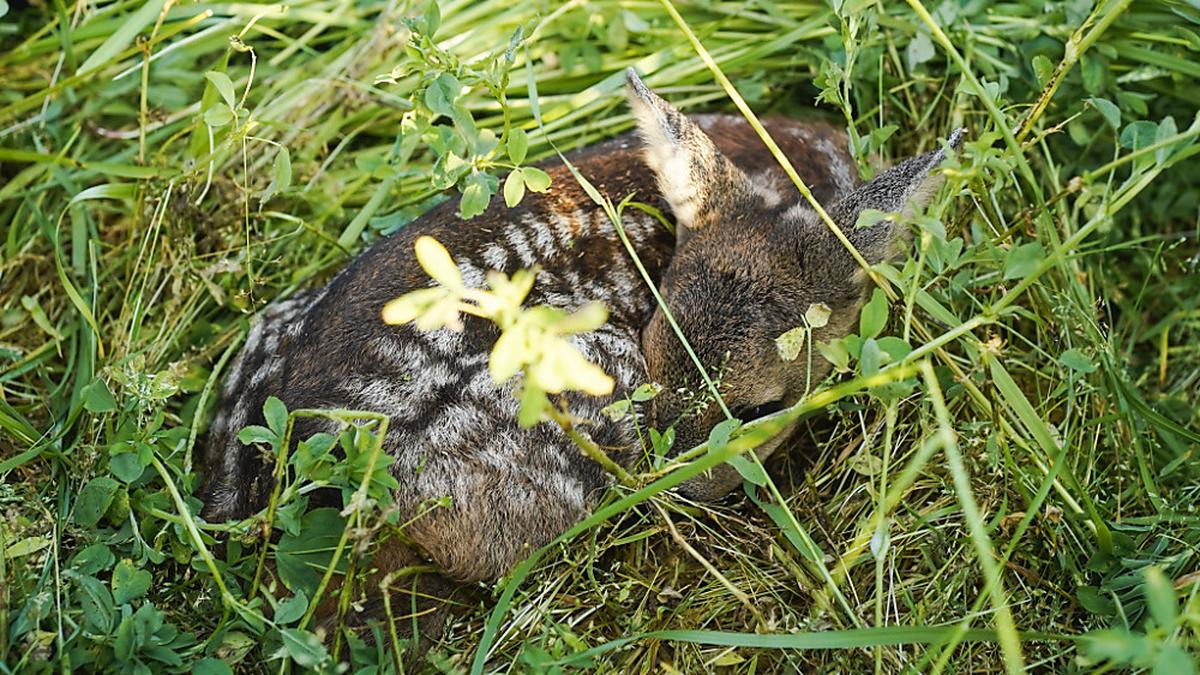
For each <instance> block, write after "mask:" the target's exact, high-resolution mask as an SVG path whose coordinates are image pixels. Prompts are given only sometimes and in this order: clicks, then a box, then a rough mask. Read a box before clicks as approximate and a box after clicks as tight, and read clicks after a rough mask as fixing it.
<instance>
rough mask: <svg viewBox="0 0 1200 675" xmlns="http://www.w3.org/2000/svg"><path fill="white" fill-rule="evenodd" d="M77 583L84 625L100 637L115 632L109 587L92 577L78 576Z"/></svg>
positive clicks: (113, 609) (114, 609) (113, 608)
mask: <svg viewBox="0 0 1200 675" xmlns="http://www.w3.org/2000/svg"><path fill="white" fill-rule="evenodd" d="M75 583H76V584H77V585H78V586H79V591H80V592H79V604H80V606H81V607H82V608H83V618H84V623H85V624H86V625H88V626H90V627H91V628H92V629H93V630H94V631H96V632H97V633H98V634H100V635H109V634H111V633H112V630H113V623H114V621H113V612H114V611H116V608H115V607H114V606H113V598H112V593H110V592H109V591H108V585H107V584H105V583H104V582H103V581H100V580H99V579H96V578H95V577H91V576H82V575H80V576H77V577H75Z"/></svg>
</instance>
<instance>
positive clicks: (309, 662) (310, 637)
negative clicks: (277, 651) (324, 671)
mask: <svg viewBox="0 0 1200 675" xmlns="http://www.w3.org/2000/svg"><path fill="white" fill-rule="evenodd" d="M279 635H280V637H282V638H283V649H282V651H283V653H284V654H286V655H287V656H289V657H291V659H292V660H293V661H295V662H296V665H298V666H300V667H301V668H316V667H317V666H319V665H321V663H323V662H324V661H325V660H326V659H327V658H329V654H328V653H327V652H326V651H325V645H324V644H322V643H321V638H319V637H317V636H316V635H314V634H312V633H310V632H308V631H306V630H299V629H296V628H284V629H282V630H280V631H279Z"/></svg>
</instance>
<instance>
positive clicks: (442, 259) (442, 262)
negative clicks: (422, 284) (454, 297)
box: [413, 236, 463, 290]
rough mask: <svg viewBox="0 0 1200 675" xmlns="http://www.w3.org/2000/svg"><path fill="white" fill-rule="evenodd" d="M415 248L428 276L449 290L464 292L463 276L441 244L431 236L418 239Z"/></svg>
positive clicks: (418, 259)
mask: <svg viewBox="0 0 1200 675" xmlns="http://www.w3.org/2000/svg"><path fill="white" fill-rule="evenodd" d="M413 248H414V249H415V250H416V252H417V262H419V263H420V264H421V269H424V270H425V273H426V274H428V275H429V276H430V277H433V279H434V280H435V281H437V282H438V283H439V284H441V285H443V286H445V287H447V288H450V289H453V290H462V288H463V279H462V274H461V273H460V272H459V271H458V265H455V264H454V259H453V258H451V257H450V252H449V251H447V250H446V247H445V246H442V244H441V242H439V241H438V240H437V239H434V238H433V237H429V236H423V237H418V238H417V241H416V244H415V245H414V247H413Z"/></svg>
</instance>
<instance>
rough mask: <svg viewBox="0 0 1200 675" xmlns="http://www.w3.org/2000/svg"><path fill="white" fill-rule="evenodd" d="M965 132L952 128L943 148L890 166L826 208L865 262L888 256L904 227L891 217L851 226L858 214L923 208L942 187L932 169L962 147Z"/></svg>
mask: <svg viewBox="0 0 1200 675" xmlns="http://www.w3.org/2000/svg"><path fill="white" fill-rule="evenodd" d="M965 133H966V130H965V129H956V130H955V131H954V132H953V133H951V134H950V137H949V138H947V139H946V142H945V145H944V147H942V148H939V149H937V150H934V151H932V152H927V153H925V154H923V155H917V156H916V157H911V158H909V159H907V160H905V161H903V162H901V163H899V164H897V165H896V166H893V167H892V168H890V169H888V170H887V171H884V172H883V173H881V174H879V175H878V176H876V177H875V179H874V180H872V181H871V182H869V183H866V184H863V185H860V186H859V187H858V188H857V189H855V190H854V191H853V192H851V193H850V194H848V195H846V196H845V197H843V198H842V200H841V201H840V202H838V203H837V204H835V205H834V206H833V208H832V209H830V215H831V216H832V217H833V219H834V220H835V221H837V223H838V225H839V226H841V227H842V229H843V230H844V231H845V232H846V235H847V237H848V238H849V239H850V241H851V242H853V243H854V247H855V248H857V249H858V250H859V252H860V253H862V255H863V257H864V258H866V260H867V261H868V262H870V263H872V264H874V263H877V262H880V261H882V260H884V259H886V258H888V257H890V256H891V255H892V254H893V253H894V250H893V249H894V248H895V247H896V246H897V245H898V244H899V243H901V242H902V241H904V240H905V239H906V238H907V234H908V230H907V228H904V227H901V226H899V225H897V224H896V223H895V221H892V220H884V221H882V222H880V223H876V224H875V225H872V226H870V227H863V228H855V224H856V223H857V221H858V216H859V214H861V213H862V212H863V211H865V210H867V209H873V210H876V211H885V212H889V213H906V212H908V211H910V210H911V209H913V208H914V207H916V208H923V207H924V206H925V205H926V204H927V203H928V202H929V200H930V198H932V197H933V195H934V193H935V192H937V190H938V188H939V187H941V186H942V182H943V179H942V176H941V174H940V173H936V172H935V171H934V170H935V169H937V168H938V166H939V165H941V163H942V160H944V159H946V156H947V151H949V152H951V153H952V152H954V151H956V150H958V148H959V147H961V146H962V139H963V134H965Z"/></svg>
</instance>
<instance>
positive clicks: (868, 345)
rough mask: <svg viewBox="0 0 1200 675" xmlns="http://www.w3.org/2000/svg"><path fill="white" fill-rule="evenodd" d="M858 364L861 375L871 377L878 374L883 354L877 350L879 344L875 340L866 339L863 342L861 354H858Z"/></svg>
mask: <svg viewBox="0 0 1200 675" xmlns="http://www.w3.org/2000/svg"><path fill="white" fill-rule="evenodd" d="M858 358H859V364H860V366H861V370H862V374H863V375H866V376H871V375H874V374H876V373H878V372H879V369H880V367H882V366H883V352H882V351H880V349H879V343H878V342H876V341H875V338H867V339H866V340H863V344H862V352H860V354H859V357H858Z"/></svg>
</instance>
